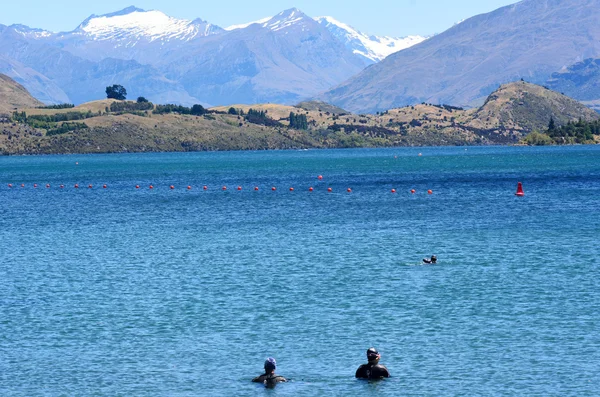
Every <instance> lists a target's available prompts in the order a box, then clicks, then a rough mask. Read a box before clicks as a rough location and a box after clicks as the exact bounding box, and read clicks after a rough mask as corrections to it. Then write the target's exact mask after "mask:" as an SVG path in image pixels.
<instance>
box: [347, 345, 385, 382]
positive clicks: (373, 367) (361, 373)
mask: <svg viewBox="0 0 600 397" xmlns="http://www.w3.org/2000/svg"><path fill="white" fill-rule="evenodd" d="M380 358H381V354H379V352H378V351H377V349H375V348H374V347H372V348H370V349H369V350H367V360H369V363H368V364H363V365H361V366H360V367H358V369H357V370H356V375H355V376H356V377H357V378H359V379H382V378H389V377H390V371H388V369H387V368H386V367H385V366H384V365H381V364H379V359H380Z"/></svg>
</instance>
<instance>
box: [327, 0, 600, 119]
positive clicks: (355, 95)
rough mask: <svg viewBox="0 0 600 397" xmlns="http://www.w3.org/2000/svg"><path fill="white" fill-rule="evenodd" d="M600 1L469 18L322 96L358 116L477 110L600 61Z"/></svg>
mask: <svg viewBox="0 0 600 397" xmlns="http://www.w3.org/2000/svg"><path fill="white" fill-rule="evenodd" d="M598 21H600V0H578V1H572V0H523V1H520V2H518V3H516V4H513V5H509V6H506V7H502V8H500V9H498V10H495V11H493V12H490V13H487V14H482V15H478V16H475V17H472V18H469V19H467V20H465V21H463V22H461V23H459V24H458V25H455V26H454V27H452V28H450V29H448V30H447V31H445V32H443V33H441V34H439V35H436V36H433V37H431V38H430V39H428V40H426V41H423V42H422V43H419V44H417V45H415V46H413V47H410V48H408V49H406V50H403V51H400V52H397V53H394V54H392V55H390V56H388V57H387V58H385V59H384V60H383V61H381V62H380V63H378V64H374V65H371V66H369V67H367V68H366V69H365V70H363V71H362V72H360V73H359V74H357V75H356V76H354V77H352V78H351V79H349V80H347V81H346V82H344V83H342V84H340V85H338V86H336V87H334V88H332V89H330V90H329V91H328V92H326V93H325V94H324V95H322V96H321V97H319V98H320V99H323V100H325V101H326V102H329V103H333V104H335V105H337V106H340V107H342V108H344V109H348V110H351V111H353V112H375V111H382V110H386V109H390V108H394V107H398V106H404V105H410V104H414V103H420V102H428V103H448V104H452V105H456V106H471V105H472V104H474V103H480V102H481V101H482V100H483V99H484V98H485V97H486V96H487V95H489V94H490V93H491V92H492V91H493V90H495V89H496V88H497V87H498V85H500V84H504V83H507V82H510V81H515V80H518V79H520V78H525V80H527V81H531V82H533V83H537V84H544V83H545V82H546V80H547V79H548V78H549V77H550V76H551V75H552V73H554V72H556V71H558V70H560V69H561V68H562V67H563V66H565V65H571V64H573V63H575V62H577V61H579V60H581V59H586V58H590V57H593V58H599V57H600V23H598Z"/></svg>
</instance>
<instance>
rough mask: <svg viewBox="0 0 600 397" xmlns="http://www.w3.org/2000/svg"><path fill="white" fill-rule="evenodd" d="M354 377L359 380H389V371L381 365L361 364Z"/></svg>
mask: <svg viewBox="0 0 600 397" xmlns="http://www.w3.org/2000/svg"><path fill="white" fill-rule="evenodd" d="M356 377H357V378H361V379H381V378H389V377H390V371H388V369H387V368H386V367H385V366H384V365H381V364H375V365H372V364H363V365H361V366H360V367H358V369H357V370H356Z"/></svg>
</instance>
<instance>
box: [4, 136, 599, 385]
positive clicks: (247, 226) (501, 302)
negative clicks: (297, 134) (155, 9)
mask: <svg viewBox="0 0 600 397" xmlns="http://www.w3.org/2000/svg"><path fill="white" fill-rule="evenodd" d="M419 153H422V156H419V155H418V154H419ZM77 163H78V164H77ZM318 175H323V180H319V179H318V178H317V176H318ZM519 181H520V182H523V186H524V188H525V194H526V195H525V197H522V198H519V197H515V195H514V193H515V191H516V186H517V182H519ZM9 183H11V184H13V188H9V187H8V184H9ZM21 183H23V184H25V187H23V188H21V187H20V185H21ZM34 183H36V184H38V187H37V188H34V187H33V184H34ZM76 183H77V184H79V186H80V187H79V189H75V188H74V187H73V186H74V185H75V184H76ZM46 184H50V188H46V187H45V186H46ZM60 184H64V186H65V187H64V188H63V189H60V188H59V185H60ZM89 184H92V188H91V189H90V188H88V185H89ZM103 184H106V185H107V188H106V189H103V188H102V185H103ZM150 184H152V185H153V186H154V189H152V190H151V189H149V188H148V186H149V185H150ZM135 185H139V186H140V188H139V189H136V188H135ZM170 185H173V186H174V189H170V188H169V186H170ZM188 185H191V187H192V189H191V190H187V188H186V187H187V186H188ZM203 185H206V186H207V187H208V189H207V190H203V188H202V186H203ZM223 186H227V190H226V191H224V190H223V189H222V187H223ZM237 186H241V187H242V190H241V191H238V190H237ZM254 186H257V187H259V190H258V191H255V190H254ZM273 186H275V187H276V188H277V190H276V191H272V190H271V187H273ZM310 186H313V187H314V191H313V192H309V191H308V188H309V187H310ZM290 187H293V188H294V191H290V190H289V188H290ZM329 187H331V189H332V192H327V188H329ZM348 188H351V189H352V192H350V193H349V192H347V189H348ZM391 189H396V190H397V193H395V194H394V193H391ZM411 189H415V190H416V193H415V194H411V193H410V190H411ZM428 189H431V190H432V193H433V194H431V195H429V194H427V190H428ZM599 236H600V147H590V146H585V147H584V146H580V147H563V148H499V147H495V148H468V149H465V148H410V149H378V150H331V151H328V150H326V151H277V152H230V153H190V154H170V153H169V154H120V155H94V156H84V155H72V156H43V157H2V158H0V309H1V312H0V315H1V317H0V395H3V396H244V395H248V396H254V395H269V396H275V395H277V396H302V395H305V396H315V395H338V396H350V395H356V396H363V395H377V396H598V395H600V364H599V363H600V288H599V283H600V281H599V280H600V269H599V268H598V266H599V264H600V261H599V260H598V255H599V254H600V243H599ZM431 254H436V255H437V257H438V264H437V265H435V266H423V265H421V264H420V262H421V259H422V258H424V257H426V256H430V255H431ZM371 346H375V347H377V348H378V349H379V351H380V352H381V354H382V359H381V362H382V363H383V364H385V365H386V366H387V367H388V368H389V370H390V372H391V373H392V378H390V379H387V380H384V381H381V382H374V383H369V382H364V381H357V380H355V379H354V371H355V370H356V368H357V367H358V366H359V365H360V364H362V363H364V362H365V351H366V349H367V348H369V347H371ZM268 356H274V357H276V358H277V361H278V369H277V372H278V373H280V374H281V375H284V376H286V377H289V378H291V379H292V382H290V383H287V384H280V385H278V386H277V388H276V389H274V390H265V389H264V387H263V386H261V385H259V384H253V383H251V382H250V379H251V378H252V377H254V376H256V375H258V374H260V373H261V370H262V364H263V361H264V359H265V358H266V357H268Z"/></svg>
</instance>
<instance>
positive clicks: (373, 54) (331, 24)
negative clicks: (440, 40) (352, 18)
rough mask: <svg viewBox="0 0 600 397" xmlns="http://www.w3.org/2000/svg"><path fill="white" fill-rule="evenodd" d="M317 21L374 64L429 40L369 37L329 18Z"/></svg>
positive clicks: (410, 37) (421, 38)
mask: <svg viewBox="0 0 600 397" xmlns="http://www.w3.org/2000/svg"><path fill="white" fill-rule="evenodd" d="M315 21H317V22H318V23H320V24H321V25H323V26H324V27H325V28H327V29H328V30H329V32H331V34H333V35H334V36H335V37H336V38H337V39H338V40H340V41H342V42H343V43H344V44H345V45H346V47H347V48H349V49H351V50H352V51H353V52H354V53H355V54H359V55H362V56H363V57H365V58H367V59H368V60H370V61H372V62H379V61H381V60H382V59H384V58H385V57H387V56H388V55H390V54H393V53H394V52H398V51H401V50H404V49H406V48H409V47H412V46H413V45H415V44H419V43H420V42H422V41H424V40H426V39H427V37H423V36H407V37H389V36H369V35H366V34H364V33H362V32H360V31H358V30H356V29H354V28H353V27H352V26H350V25H347V24H345V23H343V22H340V21H338V20H336V19H334V18H332V17H328V16H325V17H317V18H315Z"/></svg>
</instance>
